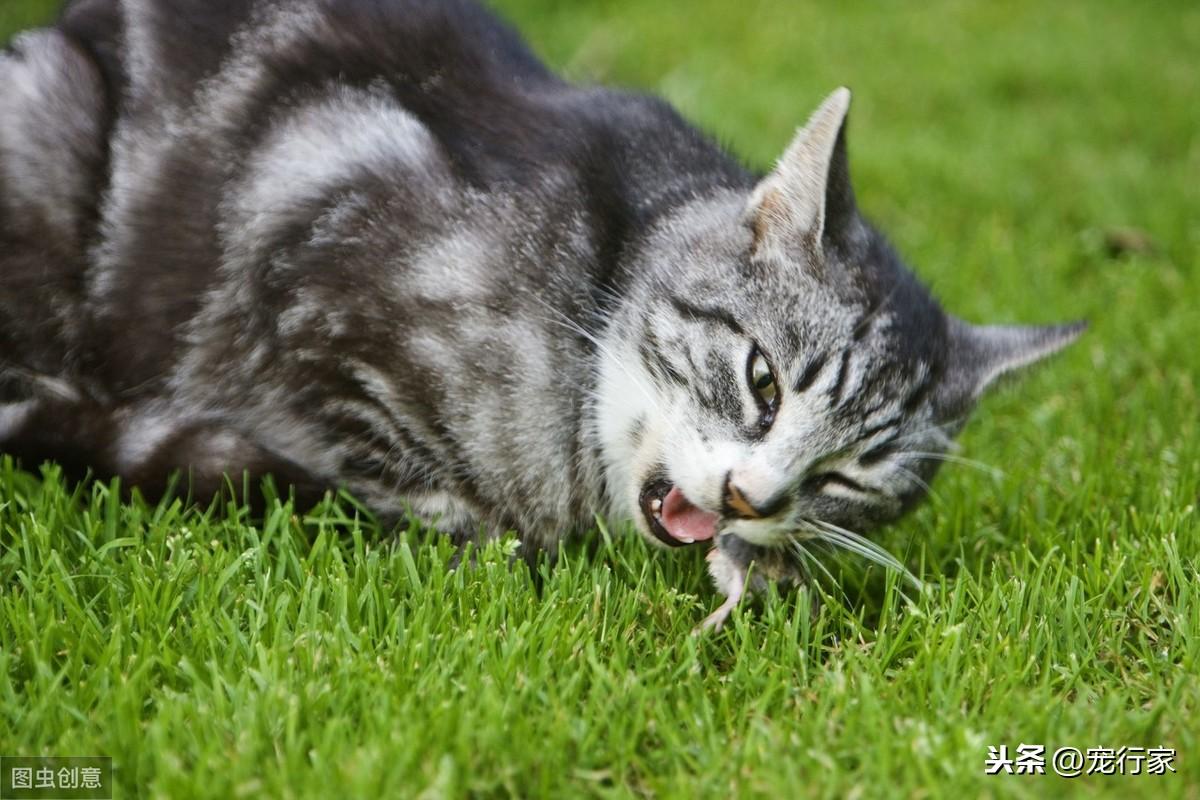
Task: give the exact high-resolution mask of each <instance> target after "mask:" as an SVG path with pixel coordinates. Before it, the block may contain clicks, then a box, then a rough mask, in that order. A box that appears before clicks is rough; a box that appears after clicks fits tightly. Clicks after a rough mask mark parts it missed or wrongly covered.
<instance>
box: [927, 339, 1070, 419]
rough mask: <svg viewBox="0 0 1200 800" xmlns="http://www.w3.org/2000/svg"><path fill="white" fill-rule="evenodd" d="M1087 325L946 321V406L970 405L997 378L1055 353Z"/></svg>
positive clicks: (944, 390)
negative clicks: (991, 323)
mask: <svg viewBox="0 0 1200 800" xmlns="http://www.w3.org/2000/svg"><path fill="white" fill-rule="evenodd" d="M1087 326H1088V325H1087V323H1086V322H1072V323H1068V324H1066V325H1042V326H1039V325H1030V326H1024V325H971V324H970V323H967V322H963V321H962V320H960V319H957V318H956V317H950V318H949V334H950V359H949V368H948V371H947V374H946V375H945V377H944V379H943V387H942V390H943V394H944V395H945V399H946V400H948V401H949V405H952V406H959V407H962V406H963V405H964V404H969V403H973V402H974V401H975V400H977V399H978V398H979V396H980V395H981V394H983V392H984V390H985V389H987V387H988V386H990V385H991V384H993V383H994V382H995V381H996V379H997V378H999V377H1001V376H1002V375H1005V374H1007V373H1009V372H1012V371H1014V370H1017V369H1020V368H1021V367H1026V366H1029V365H1030V364H1033V363H1035V362H1038V361H1041V360H1042V359H1044V358H1047V357H1048V356H1051V355H1053V354H1055V353H1057V352H1058V351H1059V350H1062V349H1063V348H1064V347H1066V346H1067V345H1069V344H1071V343H1072V342H1074V341H1075V340H1076V339H1078V338H1079V337H1080V336H1081V335H1082V334H1083V332H1084V331H1085V330H1087Z"/></svg>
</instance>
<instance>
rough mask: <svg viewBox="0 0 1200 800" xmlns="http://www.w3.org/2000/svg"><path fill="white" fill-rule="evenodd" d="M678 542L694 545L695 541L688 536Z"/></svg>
mask: <svg viewBox="0 0 1200 800" xmlns="http://www.w3.org/2000/svg"><path fill="white" fill-rule="evenodd" d="M680 541H682V542H683V543H684V544H695V543H696V540H695V539H693V538H692V537H690V536H684V537H682V538H681V540H680Z"/></svg>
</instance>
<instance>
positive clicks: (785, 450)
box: [0, 0, 1074, 571]
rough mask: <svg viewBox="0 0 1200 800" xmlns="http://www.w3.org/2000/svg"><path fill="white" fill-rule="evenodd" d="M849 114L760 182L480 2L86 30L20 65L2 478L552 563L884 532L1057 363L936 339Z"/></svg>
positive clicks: (81, 7) (73, 12) (156, 12)
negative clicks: (862, 176) (11, 465)
mask: <svg viewBox="0 0 1200 800" xmlns="http://www.w3.org/2000/svg"><path fill="white" fill-rule="evenodd" d="M847 97H848V95H844V94H839V95H835V96H834V98H831V100H830V101H829V102H827V103H826V105H825V106H824V107H823V108H822V111H821V112H818V115H817V116H816V117H814V120H813V122H812V123H810V126H809V129H807V131H806V132H805V133H802V134H801V136H800V137H798V140H797V144H796V145H794V146H793V148H792V150H791V151H789V155H788V156H785V159H784V160H783V161H782V162H781V165H780V168H779V169H778V170H777V171H776V172H775V173H773V174H772V175H771V176H768V177H767V178H765V179H761V180H760V178H759V177H758V176H755V175H752V174H750V173H749V172H748V171H746V170H745V169H743V168H742V167H740V166H739V165H738V164H737V163H736V162H735V161H734V160H732V159H731V158H729V157H728V156H727V155H725V154H724V153H723V152H722V151H721V150H720V149H719V148H718V147H716V146H715V145H714V144H712V143H711V142H710V141H709V140H708V139H707V138H705V137H704V136H702V135H701V134H699V133H698V132H697V131H696V130H695V129H693V128H692V127H691V126H689V125H688V124H687V123H686V122H684V121H683V120H682V119H681V118H680V117H679V116H678V115H677V114H676V113H675V112H674V111H673V110H672V109H671V108H670V107H669V106H668V105H666V104H665V103H663V102H662V101H660V100H657V99H654V98H651V97H647V96H642V95H635V94H629V93H624V92H616V91H611V90H607V89H602V88H581V87H576V86H573V85H570V84H567V83H565V82H563V81H561V80H560V79H558V78H557V77H555V76H554V75H552V74H551V73H550V72H549V71H547V70H546V69H545V68H544V67H543V66H542V65H541V64H540V63H539V62H538V61H537V60H536V59H535V58H534V57H533V56H532V55H531V54H530V52H529V51H528V50H527V49H526V47H525V46H524V45H523V44H522V43H521V42H520V40H519V39H518V38H517V37H516V36H515V35H514V34H513V33H511V32H510V31H509V30H508V29H507V28H506V27H505V26H503V25H502V24H500V23H499V22H497V21H496V20H495V19H494V18H493V17H492V16H491V15H490V14H489V13H487V12H485V11H483V10H482V9H480V8H478V7H476V6H475V5H473V4H471V3H468V2H465V1H464V2H459V1H458V0H452V1H449V2H434V1H433V0H293V1H292V2H282V3H265V2H252V0H224V2H202V1H201V0H120V2H118V0H77V2H74V3H71V4H69V5H68V7H67V8H66V10H65V12H64V15H63V18H62V20H61V22H60V24H59V26H58V28H57V29H56V30H49V31H41V32H34V33H31V34H27V35H25V36H22V37H19V38H18V39H17V40H16V41H15V42H14V47H13V48H12V50H11V52H9V53H8V54H6V55H5V56H3V58H2V59H0V181H3V182H2V183H0V246H2V248H3V249H0V370H3V371H2V372H0V449H2V450H5V451H8V452H14V453H16V454H18V455H20V456H23V457H24V458H25V459H26V460H27V461H29V462H36V461H37V460H40V459H42V458H53V459H58V460H62V461H68V462H74V463H78V464H80V465H86V466H88V467H90V468H93V469H95V470H97V471H99V472H101V473H111V474H116V475H121V476H124V477H126V478H127V479H129V480H131V481H133V482H136V483H139V484H141V485H143V486H146V487H151V488H152V487H154V486H158V485H161V483H162V481H163V480H164V479H165V478H166V477H167V475H168V474H169V473H170V472H171V471H172V470H176V469H187V470H190V471H191V474H192V479H193V481H194V482H195V483H196V484H198V486H199V487H200V489H199V490H200V491H205V490H206V489H207V490H212V489H213V488H216V487H217V486H219V484H220V481H221V480H222V476H223V475H224V474H225V473H232V474H239V473H240V472H241V471H242V470H243V469H249V470H251V471H252V472H255V473H259V474H263V473H268V472H269V473H274V474H275V475H276V476H277V478H279V479H280V480H283V481H286V482H289V483H293V484H295V485H297V486H298V487H300V488H301V489H302V490H309V491H311V492H314V493H315V492H319V491H321V490H323V489H324V488H327V487H334V486H345V487H346V488H348V489H350V490H351V491H352V492H354V493H355V494H357V495H358V496H360V497H361V498H362V499H364V500H365V501H366V502H367V503H368V504H370V505H371V506H372V507H373V508H375V509H376V510H377V511H379V512H380V513H381V514H383V515H385V516H394V515H398V514H401V513H403V512H404V511H405V510H406V509H408V508H412V509H413V510H415V511H416V512H417V513H418V514H419V515H422V516H425V517H427V518H430V519H435V520H436V521H437V522H438V524H439V526H440V527H442V528H444V529H447V530H449V531H450V532H451V533H453V534H455V535H457V536H459V537H462V538H471V537H474V536H479V535H485V536H486V535H494V534H497V533H499V532H503V531H505V530H516V531H518V532H519V533H520V535H521V536H522V537H523V538H524V539H525V540H526V541H529V542H531V543H533V544H536V545H538V546H542V547H550V546H553V544H554V543H555V542H557V541H558V540H559V539H560V538H561V537H562V536H563V535H565V534H567V533H569V532H571V531H573V530H578V529H582V528H586V527H588V526H590V525H591V523H592V520H593V518H594V515H595V514H604V515H609V516H613V517H616V518H635V519H638V522H639V527H641V528H642V530H643V531H644V532H652V533H653V534H654V535H655V536H656V537H657V538H658V539H660V540H662V541H665V542H668V543H671V544H678V543H680V542H686V541H687V540H688V539H692V538H695V539H707V538H713V537H714V536H716V534H717V532H718V528H719V530H720V532H721V533H723V534H729V535H733V534H736V535H738V536H740V537H741V538H742V539H744V540H746V541H750V542H753V543H755V544H756V545H762V546H774V545H775V544H777V543H778V542H780V541H782V540H783V537H785V535H787V534H788V532H789V531H791V532H794V531H795V530H796V529H797V527H798V526H800V527H803V526H805V525H809V521H811V520H812V519H816V518H820V519H821V520H824V521H825V522H827V523H831V524H859V525H866V524H874V523H875V522H877V521H880V520H882V519H884V518H891V517H894V516H895V515H896V514H898V513H899V512H900V511H901V510H902V509H903V508H904V507H906V506H907V505H908V504H909V503H911V501H912V500H913V499H915V498H916V497H917V496H919V495H920V494H921V488H922V486H923V482H924V480H925V478H927V477H929V475H930V474H931V473H932V468H933V465H934V463H935V462H933V461H929V460H921V459H917V460H915V461H912V462H911V463H909V464H908V466H906V467H905V466H903V465H897V470H898V471H894V472H893V473H889V476H888V479H887V480H886V481H883V482H882V483H880V485H879V486H875V485H874V484H871V485H867V484H868V483H869V479H870V474H869V473H870V470H867V469H865V466H871V465H878V464H879V463H880V462H884V461H888V460H889V459H891V458H892V456H893V455H894V453H892V452H891V451H888V452H885V451H886V450H887V448H888V447H889V446H890V447H891V450H892V451H895V450H903V449H904V447H903V445H907V444H908V443H909V442H910V441H911V444H912V447H911V448H910V449H913V450H917V449H918V448H919V449H921V450H923V451H936V452H940V451H941V450H942V449H944V447H945V445H946V443H947V442H948V438H947V433H948V432H949V433H952V432H953V430H952V429H953V428H955V427H956V426H957V424H959V423H960V421H961V420H960V418H961V415H962V414H963V413H964V412H965V410H966V409H967V408H968V407H969V405H970V403H971V401H973V399H974V397H975V395H976V394H977V393H978V391H979V390H980V389H981V388H982V386H983V385H984V384H986V383H987V382H988V381H990V380H991V378H992V377H994V375H995V374H997V373H998V372H1000V371H1003V370H1004V369H1007V368H1009V367H1011V366H1015V365H1017V364H1019V363H1025V362H1027V361H1030V360H1032V359H1033V358H1035V357H1040V356H1041V355H1043V354H1045V353H1046V352H1049V351H1050V350H1053V349H1056V348H1057V347H1059V346H1061V345H1062V344H1063V343H1065V342H1066V341H1067V340H1069V339H1070V338H1071V337H1072V336H1073V335H1074V332H1073V330H1068V329H1046V330H1041V331H1023V330H1016V329H1002V330H1001V329H997V330H992V329H969V328H967V327H966V326H964V325H962V324H961V323H957V322H956V321H954V320H952V319H951V318H949V317H946V316H945V315H943V314H942V312H941V311H940V309H939V308H938V307H937V305H936V303H934V302H933V300H932V299H931V298H929V296H928V295H927V294H926V293H925V292H924V290H923V289H921V287H920V286H919V285H918V284H917V283H916V281H915V279H913V278H912V276H911V275H910V274H909V273H908V272H907V271H906V270H905V269H904V268H903V266H902V265H900V263H899V261H898V259H897V258H896V257H895V255H894V254H893V253H892V252H891V251H890V249H888V248H887V246H886V244H885V243H884V242H883V240H882V238H881V237H879V235H878V234H877V233H876V232H875V231H874V230H873V229H872V228H870V227H869V226H868V225H867V224H866V223H865V222H863V221H862V219H861V218H860V217H859V216H858V214H857V211H856V210H855V209H854V206H853V196H852V193H851V191H850V189H849V184H848V177H847V175H846V171H845V166H844V142H843V139H842V136H841V130H842V123H843V121H844V117H845V102H846V98H847ZM827 184H828V185H827ZM987 331H991V335H985V334H986V332H987ZM760 353H761V354H762V355H761V356H760ZM768 373H769V378H770V381H769V384H770V394H769V397H767V396H766V395H764V391H765V388H764V387H766V386H767V385H768V384H767V382H766V381H767V377H768ZM746 377H749V378H750V383H751V384H752V385H750V386H747V385H746V380H745V378H746ZM776 378H778V387H776V383H775V382H776ZM755 382H757V384H758V388H755V386H754V385H753V384H755ZM777 389H778V393H777ZM764 398H765V399H764ZM817 398H820V399H819V400H818V399H817ZM776 417H778V421H777V420H776ZM948 429H949V430H948ZM901 434H903V436H901ZM889 437H890V438H889ZM904 437H911V438H910V439H905V438H904ZM885 439H886V441H885ZM897 443H899V444H897ZM848 453H849V454H852V455H853V457H854V458H855V459H857V461H856V464H857V466H856V469H858V468H859V467H863V469H860V470H859V472H857V473H855V475H854V476H848V475H846V474H845V473H844V471H838V470H842V468H841V467H838V468H837V469H836V470H835V469H834V468H833V467H831V466H830V459H832V458H843V457H846V455H847V454H848ZM867 453H870V458H869V459H867V458H864V456H865V454H867ZM868 461H869V462H870V463H868ZM709 462H711V463H709ZM864 465H865V466H864ZM904 473H907V474H909V475H911V478H912V479H911V480H909V479H902V477H897V476H902V475H903V474H904ZM881 474H882V473H881ZM830 475H834V476H836V477H835V478H831V479H830V480H831V481H832V483H833V484H834V486H832V489H835V490H839V489H840V490H841V492H840V494H841V496H839V492H838V491H832V492H830V491H829V490H830V489H831V487H830V486H829V482H830V481H825V482H824V484H823V485H821V486H816V485H815V484H814V483H813V479H814V476H816V477H818V478H822V479H824V478H826V477H827V476H830ZM881 480H882V479H881ZM889 481H890V482H889ZM676 487H681V491H676ZM860 490H861V492H863V493H867V492H870V493H873V494H874V495H875V496H873V497H871V498H870V499H869V502H868V501H867V499H864V498H865V494H864V497H860V498H857V499H856V498H854V497H849V496H847V495H851V494H856V493H858V492H859V491H860ZM808 495H813V497H812V498H809V499H807V500H806V499H805V497H807V496H808ZM826 495H829V496H826ZM859 506H862V507H861V508H860V507H859ZM639 512H642V513H639ZM656 515H657V517H658V519H659V520H660V523H661V524H658V525H656V524H655V522H654V518H655V517H656ZM664 515H665V517H664ZM718 518H719V519H720V522H719V523H718V522H717V519H718ZM663 519H666V522H662V520H663ZM730 552H733V551H732V550H730ZM735 560H736V561H737V562H738V563H737V564H735V565H734V566H735V567H737V566H739V565H740V566H743V567H744V564H742V563H741V562H743V561H744V560H745V558H744V557H738V558H737V559H735ZM735 571H736V570H735Z"/></svg>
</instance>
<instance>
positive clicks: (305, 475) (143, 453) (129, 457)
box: [110, 422, 331, 508]
mask: <svg viewBox="0 0 1200 800" xmlns="http://www.w3.org/2000/svg"><path fill="white" fill-rule="evenodd" d="M143 424H144V425H145V426H146V427H145V429H143V430H138V429H137V428H134V427H131V426H129V425H126V426H125V430H124V432H123V434H122V436H121V437H120V439H119V441H117V442H115V443H114V448H113V452H112V453H111V457H110V461H111V462H113V463H115V464H116V466H117V467H118V469H119V472H120V474H121V475H122V477H124V478H125V480H126V481H127V482H128V484H129V485H131V486H136V487H137V488H138V490H139V491H141V493H142V494H143V495H144V496H146V497H147V498H149V499H151V500H153V499H156V498H158V497H160V496H161V495H162V494H163V493H164V492H166V490H167V488H168V486H169V485H170V482H171V480H172V478H173V476H176V475H178V476H180V477H181V478H182V479H183V481H184V483H183V487H184V488H186V489H187V491H188V494H189V495H190V496H191V497H192V498H193V499H195V500H197V501H199V502H207V501H208V500H209V499H211V498H213V497H216V496H218V495H221V494H223V493H224V492H226V491H227V490H230V489H232V490H233V491H234V492H235V493H236V492H238V491H240V490H241V488H242V486H243V482H245V485H246V488H247V489H248V491H249V494H248V495H247V496H246V497H241V498H239V499H241V500H243V501H245V502H248V503H250V504H251V506H252V507H258V506H260V505H261V500H262V496H261V493H260V489H261V487H262V482H263V480H264V479H265V478H266V477H268V476H270V477H271V478H272V479H273V480H274V483H275V486H276V488H277V489H278V490H279V492H280V493H281V495H282V496H283V497H287V495H288V493H289V492H290V493H292V495H293V496H294V498H295V501H296V505H297V507H299V508H309V507H311V506H314V505H316V504H317V503H318V502H320V500H321V498H322V496H323V495H324V494H325V492H326V491H327V490H328V489H329V488H331V487H330V485H329V484H328V483H327V482H325V481H323V480H321V479H320V478H319V477H318V476H317V475H315V474H313V473H312V472H311V471H310V470H309V469H307V468H306V467H305V466H303V465H301V464H297V463H296V462H294V461H292V460H291V459H289V458H287V457H285V456H282V455H280V454H279V453H275V452H273V451H271V450H270V449H269V448H267V447H265V446H263V445H262V444H261V443H259V442H257V441H255V440H254V439H253V438H252V437H251V436H248V435H246V434H245V433H242V432H241V431H238V430H236V429H234V428H232V427H229V426H227V425H222V424H220V423H216V422H198V423H192V424H182V425H178V426H177V427H173V428H171V429H169V430H166V431H163V430H161V429H159V430H155V429H153V427H152V426H153V424H154V423H152V422H147V423H143Z"/></svg>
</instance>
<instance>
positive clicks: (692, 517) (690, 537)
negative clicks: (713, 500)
mask: <svg viewBox="0 0 1200 800" xmlns="http://www.w3.org/2000/svg"><path fill="white" fill-rule="evenodd" d="M720 519H721V518H720V516H718V515H717V514H713V513H712V512H710V511H704V510H702V509H699V508H696V507H695V506H694V505H692V504H691V503H690V502H689V501H688V499H687V498H686V497H684V496H683V492H681V491H679V487H678V486H672V487H671V491H669V492H667V496H666V497H664V498H663V504H662V516H660V517H659V521H660V522H661V523H662V526H663V528H664V529H665V530H666V532H667V533H669V534H671V536H672V537H674V538H676V539H678V540H679V541H681V542H683V543H684V544H691V543H692V542H702V541H704V540H705V539H711V538H713V537H714V536H716V535H717V523H718V522H719V521H720Z"/></svg>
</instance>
